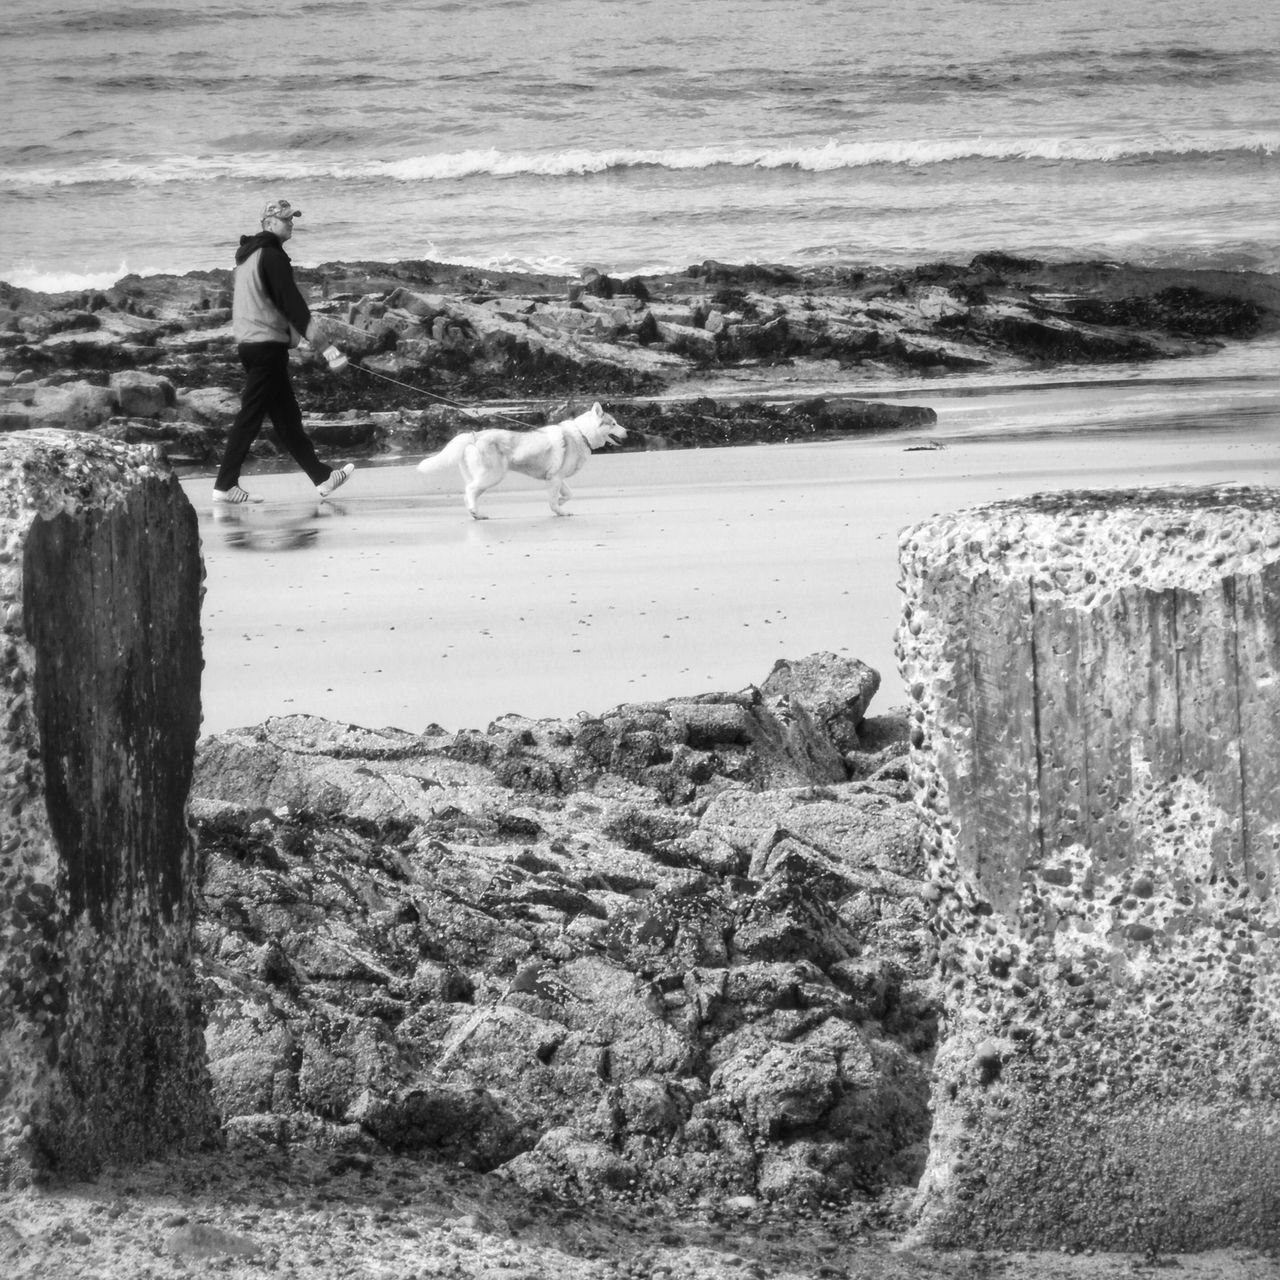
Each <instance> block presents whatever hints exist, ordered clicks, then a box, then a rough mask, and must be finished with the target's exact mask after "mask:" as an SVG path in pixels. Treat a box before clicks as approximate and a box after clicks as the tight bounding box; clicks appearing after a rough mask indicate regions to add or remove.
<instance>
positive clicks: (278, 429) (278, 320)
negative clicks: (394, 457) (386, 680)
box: [213, 200, 356, 503]
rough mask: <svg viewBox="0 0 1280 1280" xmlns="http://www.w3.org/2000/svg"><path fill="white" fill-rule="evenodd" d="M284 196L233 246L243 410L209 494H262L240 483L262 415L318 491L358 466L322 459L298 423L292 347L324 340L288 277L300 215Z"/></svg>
mask: <svg viewBox="0 0 1280 1280" xmlns="http://www.w3.org/2000/svg"><path fill="white" fill-rule="evenodd" d="M301 215H302V210H301V209H295V208H294V207H293V206H292V205H291V204H290V203H289V201H288V200H273V201H272V202H271V203H270V204H269V205H267V207H266V208H265V209H263V211H262V230H261V231H260V232H259V233H258V234H257V235H255V236H241V237H240V248H239V249H238V250H237V251H236V274H235V291H234V294H233V295H232V301H231V327H232V330H233V332H234V334H235V339H236V346H237V351H238V354H239V356H240V363H241V364H242V365H243V366H244V370H245V384H244V390H243V391H242V392H241V393H240V412H239V413H238V414H237V415H236V420H235V422H234V423H232V425H231V434H230V435H229V436H228V437H227V447H226V449H225V450H224V452H223V455H222V466H221V467H220V468H219V469H218V477H217V479H216V480H215V481H214V482H213V500H214V502H232V503H236V502H261V501H262V496H261V495H260V494H253V493H248V492H246V491H245V490H244V489H242V488H241V487H240V468H241V467H242V466H243V465H244V463H245V459H246V458H248V456H249V449H250V447H251V446H252V444H253V442H254V440H256V439H257V436H258V432H259V431H261V430H262V423H263V420H264V419H265V418H268V417H269V418H270V419H271V425H272V426H273V427H274V428H275V433H276V437H277V439H278V440H279V441H280V443H281V444H282V445H283V446H284V447H285V448H286V449H287V450H288V451H289V453H290V454H292V455H293V459H294V461H295V462H296V463H297V464H298V466H300V467H301V468H302V469H303V471H305V472H306V473H307V475H309V476H310V477H311V483H312V484H314V485H315V487H316V492H317V493H318V494H319V495H320V496H321V497H322V498H327V497H328V496H329V495H330V494H331V493H332V492H333V491H334V490H335V489H337V488H338V486H339V485H342V484H345V483H346V480H347V477H348V476H349V475H350V474H351V473H352V472H353V471H354V470H355V469H356V468H355V463H348V464H347V465H346V466H345V467H342V468H340V469H339V470H337V471H334V470H332V469H331V468H330V467H328V466H327V465H325V464H324V463H323V462H321V461H320V459H319V458H318V457H317V456H316V451H315V448H314V446H313V445H312V443H311V441H310V439H308V437H307V433H306V432H305V431H304V430H303V429H302V410H301V409H300V408H299V407H298V398H297V396H295V395H294V393H293V384H292V383H291V382H290V381H289V350H290V348H292V347H296V346H297V345H298V343H299V342H301V341H302V340H303V339H304V338H305V339H306V340H307V341H308V342H309V343H310V344H311V345H312V346H313V347H316V348H317V349H318V348H319V347H320V345H321V343H322V337H321V331H320V321H318V320H317V319H315V318H313V317H312V315H311V309H310V308H309V307H308V306H307V303H306V300H305V299H304V298H303V296H302V294H301V293H300V292H299V291H298V286H297V283H296V282H295V281H294V278H293V265H292V264H291V263H290V261H289V255H288V254H287V253H285V251H284V243H285V241H286V240H288V239H289V237H290V236H292V235H293V220H294V219H295V218H297V217H301Z"/></svg>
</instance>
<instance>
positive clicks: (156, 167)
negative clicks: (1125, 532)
mask: <svg viewBox="0 0 1280 1280" xmlns="http://www.w3.org/2000/svg"><path fill="white" fill-rule="evenodd" d="M1278 153H1280V133H1268V134H1256V133H1249V134H1214V135H1209V136H1204V137H1174V136H1166V135H1158V136H1155V137H1130V138H1116V137H1104V138H1053V137H1049V138H983V137H978V138H953V139H937V140H927V141H926V140H918V139H917V140H912V141H892V140H890V141H883V142H839V141H836V140H834V139H832V140H829V141H827V142H824V143H821V144H763V145H750V144H741V145H719V146H707V147H686V148H667V149H645V148H637V149H624V148H619V149H612V150H604V151H592V150H563V151H553V152H547V153H545V154H539V153H536V152H506V151H499V150H496V149H483V150H474V151H455V152H446V153H443V154H440V155H421V156H406V157H403V158H399V159H360V158H355V157H352V156H350V155H335V156H332V157H321V156H313V157H309V158H301V157H299V156H298V155H297V154H296V153H294V154H288V155H282V154H278V153H268V152H258V153H249V154H240V155H222V156H171V157H168V158H162V159H147V160H145V161H142V160H102V161H98V162H97V163H90V164H78V165H76V166H75V167H74V168H68V169H65V170H64V169H59V168H33V169H28V170H22V169H14V168H10V169H9V170H8V171H7V172H4V173H3V174H0V189H8V190H11V191H12V190H21V189H24V188H25V189H30V188H35V187H58V186H83V185H89V184H97V183H133V184H138V185H142V186H150V185H159V184H162V183H167V182H184V181H189V180H191V179H192V178H193V177H196V176H199V177H200V178H202V179H205V180H207V179H214V178H234V179H242V180H243V179H248V180H259V181H268V180H269V181H288V180H311V179H333V180H345V179H383V180H390V181H398V182H447V181H456V180H459V179H463V178H471V177H494V178H507V177H529V176H532V177H546V178H560V177H581V176H587V175H590V174H599V173H608V172H610V171H613V170H622V169H633V168H653V169H666V170H670V171H679V170H697V169H714V168H719V167H727V168H757V169H788V168H789V169H797V170H801V171H809V172H815V173H820V172H830V171H832V170H839V169H860V168H868V167H871V166H876V165H882V166H904V167H919V168H922V167H928V166H931V165H944V164H954V163H960V162H965V161H975V160H985V161H1045V162H1085V163H1097V164H1117V163H1166V162H1170V161H1176V160H1179V159H1188V160H1195V159H1200V160H1223V161H1230V160H1249V159H1253V160H1256V159H1262V158H1270V157H1273V156H1275V155H1277V154H1278Z"/></svg>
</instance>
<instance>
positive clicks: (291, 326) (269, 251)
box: [231, 231, 311, 347]
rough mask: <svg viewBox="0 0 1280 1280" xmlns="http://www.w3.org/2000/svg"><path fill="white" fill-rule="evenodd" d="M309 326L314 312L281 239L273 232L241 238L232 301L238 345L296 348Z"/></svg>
mask: <svg viewBox="0 0 1280 1280" xmlns="http://www.w3.org/2000/svg"><path fill="white" fill-rule="evenodd" d="M310 324H311V309H310V307H308V306H307V303H306V299H305V298H303V296H302V294H301V293H300V292H299V291H298V286H297V283H296V282H295V281H294V278H293V264H292V263H291V262H290V261H289V255H288V254H287V253H285V251H284V244H283V243H282V242H281V240H280V237H279V236H278V235H275V234H274V233H273V232H270V231H260V232H259V233H258V234H257V235H256V236H241V237H240V247H239V249H237V250H236V276H235V291H234V293H233V294H232V301H231V327H232V329H233V331H234V333H235V338H236V341H237V342H283V343H285V344H287V345H288V346H290V347H296V346H297V345H298V343H299V341H300V340H301V339H302V338H303V337H304V336H305V334H306V332H307V328H308V326H309V325H310Z"/></svg>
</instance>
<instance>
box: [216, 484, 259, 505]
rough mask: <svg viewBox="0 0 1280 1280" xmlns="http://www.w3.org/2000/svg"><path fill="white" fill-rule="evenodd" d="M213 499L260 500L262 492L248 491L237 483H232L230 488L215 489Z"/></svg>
mask: <svg viewBox="0 0 1280 1280" xmlns="http://www.w3.org/2000/svg"><path fill="white" fill-rule="evenodd" d="M213 500H214V502H261V501H262V494H260V493H248V492H247V491H246V490H244V489H242V488H241V487H240V486H239V485H238V484H233V485H232V486H231V488H230V489H215V490H214V491H213Z"/></svg>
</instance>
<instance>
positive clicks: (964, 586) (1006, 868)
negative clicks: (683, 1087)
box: [898, 487, 1280, 1250]
mask: <svg viewBox="0 0 1280 1280" xmlns="http://www.w3.org/2000/svg"><path fill="white" fill-rule="evenodd" d="M899 550H900V562H901V566H902V572H903V589H904V592H905V595H906V602H905V608H904V614H903V622H902V625H901V628H900V631H899V637H898V650H899V660H900V665H901V668H902V672H903V675H904V677H905V680H906V683H907V687H908V689H909V690H910V692H911V697H912V699H913V703H914V705H913V715H914V718H915V722H914V725H913V732H912V770H913V777H914V783H915V787H916V795H917V798H918V801H919V803H920V805H921V807H922V809H923V810H924V812H925V813H926V815H927V816H928V817H929V818H930V819H931V820H932V837H931V841H932V843H931V849H930V865H931V883H930V885H929V886H928V889H927V891H926V892H927V894H928V896H929V897H930V899H931V900H932V902H933V904H934V911H935V913H936V914H935V924H936V930H937V934H938V939H939V964H940V966H941V970H942V974H943V976H944V978H945V980H946V984H947V992H948V1010H947V1015H948V1016H947V1027H946V1032H945V1040H944V1043H943V1046H942V1048H941V1050H940V1053H939V1058H938V1063H937V1071H936V1077H935V1083H934V1095H933V1105H934V1128H933V1134H932V1139H931V1148H930V1155H929V1161H928V1168H927V1170H926V1173H925V1176H924V1179H923V1181H922V1183H921V1187H920V1192H919V1196H918V1200H917V1208H918V1211H919V1218H918V1228H917V1235H918V1237H919V1238H920V1239H921V1240H924V1241H931V1242H934V1243H957V1244H958V1243H965V1244H975V1245H982V1244H995V1243H999V1244H1010V1245H1013V1244H1028V1245H1041V1246H1044V1245H1068V1246H1069V1245H1096V1246H1099V1247H1104V1246H1105V1247H1108V1248H1139V1249H1157V1250H1198V1249H1205V1248H1210V1247H1216V1246H1222V1245H1229V1244H1244V1245H1252V1246H1262V1247H1270V1248H1274V1247H1275V1246H1277V1245H1280V976H1278V972H1277V971H1278V970H1280V909H1278V906H1277V897H1276V892H1275V890H1276V887H1277V873H1278V871H1280V491H1276V490H1260V489H1250V488H1243V487H1224V488H1214V489H1196V488H1188V489H1166V490H1153V491H1129V492H1105V493H1067V494H1059V495H1052V496H1048V495H1046V496H1037V497H1031V498H1027V499H1025V500H1020V501H1010V502H1002V503H997V504H993V505H991V506H987V507H981V508H977V509H974V510H969V511H964V512H961V513H959V514H953V515H947V516H941V517H938V518H935V519H933V520H931V521H929V522H927V523H925V524H922V525H920V526H918V527H916V528H913V529H909V530H907V531H905V532H904V533H903V535H902V538H901V542H900V548H899Z"/></svg>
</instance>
